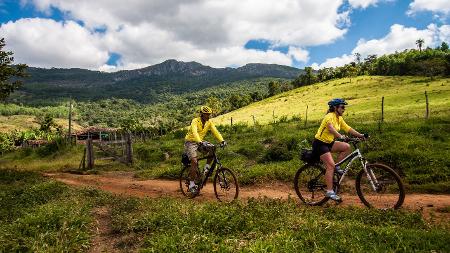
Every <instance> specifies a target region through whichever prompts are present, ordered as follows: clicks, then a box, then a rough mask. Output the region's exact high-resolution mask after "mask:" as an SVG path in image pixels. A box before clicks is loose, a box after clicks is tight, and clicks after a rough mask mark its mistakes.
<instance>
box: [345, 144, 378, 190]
mask: <svg viewBox="0 0 450 253" xmlns="http://www.w3.org/2000/svg"><path fill="white" fill-rule="evenodd" d="M353 146H354V147H355V150H354V151H353V152H352V153H350V154H349V155H348V156H346V157H345V158H344V159H342V161H340V162H338V163H336V166H340V165H342V164H343V163H346V162H347V161H349V162H348V164H347V166H345V169H344V173H342V175H341V176H340V178H339V182H338V183H339V185H340V184H341V183H342V181H343V180H344V177H345V175H346V174H347V172H348V171H349V170H350V166H351V165H352V163H353V161H354V160H356V159H359V160H360V162H361V165H362V168H363V170H364V172H366V175H367V179H368V180H369V182H370V185H371V186H372V189H373V190H374V191H377V187H376V186H375V185H378V182H377V179H376V177H375V175H374V174H373V172H372V171H368V170H367V161H366V159H365V158H364V157H363V156H362V154H361V151H360V150H359V148H358V147H357V146H356V144H354V143H353Z"/></svg>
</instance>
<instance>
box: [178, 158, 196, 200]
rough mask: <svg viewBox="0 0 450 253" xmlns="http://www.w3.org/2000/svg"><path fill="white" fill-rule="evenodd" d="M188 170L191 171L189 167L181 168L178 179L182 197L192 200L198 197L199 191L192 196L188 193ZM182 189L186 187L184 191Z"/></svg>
mask: <svg viewBox="0 0 450 253" xmlns="http://www.w3.org/2000/svg"><path fill="white" fill-rule="evenodd" d="M190 169H191V168H190V167H186V166H183V169H182V170H181V173H180V177H179V179H180V191H181V193H183V195H184V196H186V197H188V198H190V199H193V198H195V197H197V196H198V195H199V193H200V190H199V193H198V194H192V193H190V192H189V181H190V179H189V170H190ZM184 187H186V189H185V188H184Z"/></svg>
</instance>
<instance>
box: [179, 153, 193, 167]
mask: <svg viewBox="0 0 450 253" xmlns="http://www.w3.org/2000/svg"><path fill="white" fill-rule="evenodd" d="M181 163H183V165H184V166H186V167H187V166H189V165H190V164H191V160H189V157H188V155H187V154H186V153H183V154H182V155H181Z"/></svg>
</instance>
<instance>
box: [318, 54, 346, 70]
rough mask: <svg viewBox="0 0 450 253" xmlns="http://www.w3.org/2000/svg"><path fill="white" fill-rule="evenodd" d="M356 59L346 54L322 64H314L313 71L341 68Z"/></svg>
mask: <svg viewBox="0 0 450 253" xmlns="http://www.w3.org/2000/svg"><path fill="white" fill-rule="evenodd" d="M354 59H355V57H354V56H353V55H347V54H344V55H342V56H340V57H334V58H329V59H326V61H325V62H323V63H322V64H317V63H313V64H312V65H311V67H312V68H313V69H316V70H317V69H321V68H329V67H340V66H344V65H345V64H347V63H349V62H352V61H354Z"/></svg>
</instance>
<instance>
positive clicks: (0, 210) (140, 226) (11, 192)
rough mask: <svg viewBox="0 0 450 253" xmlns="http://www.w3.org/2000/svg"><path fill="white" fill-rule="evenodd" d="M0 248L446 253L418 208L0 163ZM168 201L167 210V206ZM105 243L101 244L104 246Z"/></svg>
mask: <svg viewBox="0 0 450 253" xmlns="http://www.w3.org/2000/svg"><path fill="white" fill-rule="evenodd" d="M0 199H1V201H0V252H27V251H31V252H86V251H88V250H89V249H91V248H92V247H93V245H94V244H95V243H96V240H99V238H98V237H97V236H98V231H97V230H96V229H95V227H96V226H97V224H98V222H99V217H98V215H96V213H95V210H98V209H99V208H101V209H102V210H105V217H103V218H102V219H103V221H106V222H104V223H103V226H104V227H103V229H109V230H111V234H110V235H108V237H107V238H100V241H101V240H104V241H103V243H105V242H107V243H108V245H106V246H107V248H108V247H109V248H114V249H116V250H122V251H127V250H130V249H137V250H140V251H142V252H192V251H196V252H312V251H315V252H330V251H349V252H367V251H370V252H386V251H387V252H394V251H395V252H411V251H420V252H448V251H449V250H450V248H449V247H450V246H449V244H448V241H450V228H449V227H448V224H443V225H437V224H430V223H428V222H426V221H425V220H424V219H423V218H422V216H421V215H420V213H414V212H407V211H377V210H371V209H360V208H350V207H349V208H337V207H326V208H310V207H304V206H299V205H298V204H297V203H296V202H295V201H293V200H285V201H281V200H271V199H251V200H249V201H248V202H235V203H232V204H229V205H223V204H220V203H217V202H203V203H199V202H195V201H191V200H176V199H170V198H159V199H136V198H121V197H115V196H111V195H107V194H105V193H103V192H100V191H98V190H93V189H73V188H70V187H67V186H65V185H63V184H61V183H58V182H54V181H52V180H49V179H45V178H43V177H41V176H39V174H37V173H33V172H19V171H14V170H0ZM168 210H170V211H168ZM103 246H105V245H103Z"/></svg>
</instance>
